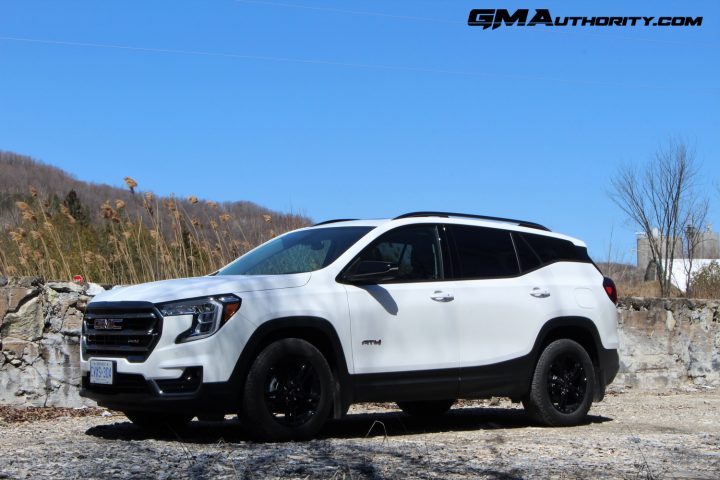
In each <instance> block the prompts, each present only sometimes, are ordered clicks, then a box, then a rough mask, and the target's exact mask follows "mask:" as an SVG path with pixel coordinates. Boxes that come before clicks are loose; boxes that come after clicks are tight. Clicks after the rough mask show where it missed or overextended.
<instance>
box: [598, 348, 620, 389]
mask: <svg viewBox="0 0 720 480" xmlns="http://www.w3.org/2000/svg"><path fill="white" fill-rule="evenodd" d="M618 370H620V356H619V355H618V351H617V350H616V349H606V348H601V349H600V351H599V352H598V365H597V372H596V373H595V379H596V382H597V383H596V384H595V396H594V398H593V400H594V401H596V402H599V401H601V400H602V399H603V398H604V397H605V388H606V387H607V386H608V385H610V384H611V383H612V381H613V380H615V376H616V375H617V373H618Z"/></svg>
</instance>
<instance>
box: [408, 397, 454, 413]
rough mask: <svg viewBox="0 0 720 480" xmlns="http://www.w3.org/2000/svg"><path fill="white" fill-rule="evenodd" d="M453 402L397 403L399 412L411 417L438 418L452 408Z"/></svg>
mask: <svg viewBox="0 0 720 480" xmlns="http://www.w3.org/2000/svg"><path fill="white" fill-rule="evenodd" d="M454 403H455V400H426V401H422V402H397V406H398V407H400V410H402V411H403V412H405V413H407V414H408V415H412V416H413V417H439V416H440V415H444V414H445V413H447V411H448V410H450V408H451V407H452V406H453V404H454Z"/></svg>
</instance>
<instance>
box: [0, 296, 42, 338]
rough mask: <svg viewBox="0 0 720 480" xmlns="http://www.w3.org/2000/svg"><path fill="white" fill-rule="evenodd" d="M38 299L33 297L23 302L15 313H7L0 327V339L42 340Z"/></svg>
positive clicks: (40, 312) (40, 311) (40, 310)
mask: <svg viewBox="0 0 720 480" xmlns="http://www.w3.org/2000/svg"><path fill="white" fill-rule="evenodd" d="M44 326H45V322H44V321H43V315H42V309H41V308H40V298H39V297H34V298H32V299H30V300H28V301H27V302H25V303H24V304H23V305H22V306H21V307H20V308H19V309H18V311H17V312H13V313H8V314H7V315H6V316H5V319H4V320H3V324H2V327H0V338H2V339H3V341H5V339H6V338H13V339H15V340H26V341H34V340H40V339H41V338H42V333H43V328H44Z"/></svg>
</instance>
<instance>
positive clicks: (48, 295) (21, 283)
mask: <svg viewBox="0 0 720 480" xmlns="http://www.w3.org/2000/svg"><path fill="white" fill-rule="evenodd" d="M101 290H102V289H101V288H100V287H99V286H97V285H78V284H75V283H60V282H48V283H43V282H41V281H40V279H37V278H30V277H25V278H13V279H9V280H7V279H4V278H2V277H0V351H1V353H0V404H4V405H35V406H39V405H54V406H81V405H92V402H90V401H87V400H85V399H82V398H80V397H79V395H78V389H79V384H80V345H79V343H80V342H79V340H80V329H81V324H82V317H83V312H84V310H85V307H86V306H87V303H88V302H89V301H90V299H91V298H92V295H93V294H94V293H97V292H98V291H101ZM718 309H720V302H718V301H700V300H680V299H678V300H668V299H643V298H625V299H622V300H621V302H620V305H619V307H618V311H619V313H620V320H619V327H620V328H619V330H620V344H621V347H620V374H619V375H618V378H617V379H616V381H615V386H617V387H620V388H622V387H634V388H645V389H665V388H678V387H687V386H693V385H694V386H698V385H705V386H720V354H719V352H720V313H718Z"/></svg>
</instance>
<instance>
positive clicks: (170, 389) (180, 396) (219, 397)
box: [80, 367, 241, 415]
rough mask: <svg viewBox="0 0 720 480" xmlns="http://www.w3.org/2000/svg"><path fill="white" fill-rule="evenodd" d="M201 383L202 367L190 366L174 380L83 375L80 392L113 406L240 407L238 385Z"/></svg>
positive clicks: (202, 410) (199, 410)
mask: <svg viewBox="0 0 720 480" xmlns="http://www.w3.org/2000/svg"><path fill="white" fill-rule="evenodd" d="M234 383H235V382H232V381H228V382H213V383H202V368H200V367H193V368H188V369H186V370H185V371H184V372H183V375H182V376H181V377H180V378H178V379H175V380H148V379H146V378H145V377H143V376H142V375H138V374H125V373H117V374H115V377H114V382H113V385H95V384H91V383H90V375H89V374H86V375H84V376H83V377H82V388H81V389H80V396H81V397H85V398H90V399H92V400H95V401H96V402H97V404H98V405H100V406H102V407H106V408H109V409H111V410H119V411H123V412H128V411H144V412H148V411H151V412H152V411H156V412H168V411H171V412H185V413H193V414H195V415H199V414H218V413H222V414H226V413H235V412H237V411H239V406H240V393H241V389H240V388H239V385H234Z"/></svg>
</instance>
